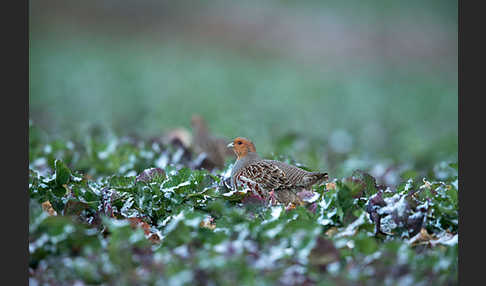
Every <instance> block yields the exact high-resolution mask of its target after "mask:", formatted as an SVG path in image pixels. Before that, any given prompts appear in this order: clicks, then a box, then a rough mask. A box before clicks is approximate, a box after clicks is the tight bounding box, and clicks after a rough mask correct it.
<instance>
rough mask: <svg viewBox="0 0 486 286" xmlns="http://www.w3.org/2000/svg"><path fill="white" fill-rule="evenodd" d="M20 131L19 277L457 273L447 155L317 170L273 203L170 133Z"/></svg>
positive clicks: (426, 278) (350, 278) (250, 281)
mask: <svg viewBox="0 0 486 286" xmlns="http://www.w3.org/2000/svg"><path fill="white" fill-rule="evenodd" d="M29 140H30V142H29V147H30V149H29V162H30V165H29V193H30V202H29V204H30V209H29V210H30V211H29V215H30V222H29V253H30V258H29V276H30V278H29V279H30V284H31V285H42V284H43V283H49V284H50V285H66V284H74V283H82V284H107V285H456V284H457V275H458V274H457V271H458V224H459V221H458V175H457V164H456V163H454V162H438V164H436V166H435V167H433V168H430V170H427V171H426V172H422V171H421V170H417V171H416V172H415V175H410V170H402V171H401V173H400V174H399V178H400V180H399V182H398V183H397V184H394V185H386V184H384V183H383V181H382V180H377V178H375V177H376V176H372V175H370V174H369V170H354V171H353V172H350V173H349V174H347V176H343V177H335V176H333V174H330V175H331V179H330V181H329V182H328V183H327V184H323V185H320V186H316V187H315V188H314V189H313V190H312V191H313V192H312V193H311V192H304V193H301V194H300V195H301V196H302V197H304V198H305V199H306V201H307V204H305V205H302V206H298V207H296V208H286V207H285V206H266V205H264V204H263V203H262V202H261V201H258V200H257V199H255V198H253V197H251V196H250V195H249V194H245V193H244V192H233V191H231V190H230V189H229V188H228V187H227V184H226V182H227V179H228V174H229V171H230V169H231V161H228V162H227V164H226V167H225V168H224V169H223V170H212V171H208V170H206V169H204V168H202V167H203V166H204V162H203V161H201V160H199V159H198V157H196V156H195V154H193V153H192V151H191V149H190V148H187V147H186V146H184V144H182V143H181V142H180V141H177V140H175V141H171V142H168V143H164V142H162V141H161V140H158V139H147V138H136V137H121V136H118V135H115V134H111V135H106V134H105V133H103V132H100V131H93V132H90V133H86V134H83V139H79V140H65V139H55V138H51V137H46V136H43V133H42V130H39V129H38V128H37V127H36V126H34V125H33V124H31V126H30V136H29ZM277 155H280V156H283V155H285V154H284V153H282V154H277ZM280 158H282V159H285V160H288V161H291V160H292V158H287V157H280ZM405 173H406V174H405ZM420 174H426V176H421V175H420Z"/></svg>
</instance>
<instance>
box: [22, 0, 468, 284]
mask: <svg viewBox="0 0 486 286" xmlns="http://www.w3.org/2000/svg"><path fill="white" fill-rule="evenodd" d="M162 2H163V1H161V2H160V3H159V2H158V1H139V2H137V3H138V4H137V5H132V2H131V1H117V5H114V1H107V0H103V1H101V0H97V1H88V0H87V1H83V2H82V4H81V2H79V3H78V2H76V1H58V0H49V1H31V5H30V9H31V13H30V21H29V23H30V26H31V29H30V31H31V35H30V58H29V59H30V66H29V68H30V69H29V70H30V77H29V78H30V85H29V88H30V96H29V118H30V122H29V190H28V192H29V195H30V199H29V206H30V207H29V218H30V220H29V254H30V256H29V282H30V285H457V284H458V238H459V230H458V228H459V227H458V226H459V216H458V211H459V210H458V197H459V194H458V193H459V179H458V164H457V160H458V155H457V154H458V153H457V149H458V143H457V138H458V122H457V121H458V120H457V116H458V111H457V108H458V105H457V99H458V97H457V88H458V82H457V8H456V7H455V5H456V4H457V3H455V2H454V1H428V2H427V3H426V4H424V3H422V2H423V1H407V2H403V3H398V2H397V3H395V4H392V3H388V2H387V1H370V2H368V3H367V4H363V3H361V1H352V2H354V4H344V2H343V4H337V3H335V4H331V3H325V2H324V1H301V2H299V4H297V3H290V2H288V1H265V3H260V4H259V5H260V6H258V7H259V8H255V6H254V5H253V4H254V2H252V1H207V2H208V3H206V2H205V3H204V5H203V4H201V3H199V4H187V3H185V2H184V1H178V4H173V5H168V4H165V2H163V3H162ZM209 2H210V3H211V4H209ZM258 2H260V1H258ZM385 2H386V3H385ZM350 3H351V2H350ZM195 114H199V115H201V116H202V117H203V118H204V119H205V120H206V122H207V124H208V127H209V132H210V133H211V134H213V135H217V136H221V137H224V138H225V139H226V140H228V142H229V140H231V139H232V138H235V137H237V136H243V137H247V138H250V139H251V140H252V141H253V142H254V143H255V145H256V149H257V152H258V153H259V154H260V155H261V156H262V157H264V158H270V159H278V160H282V161H285V162H288V163H291V164H296V165H299V166H301V167H302V168H305V169H307V170H313V171H325V172H328V173H329V176H330V179H329V180H328V181H327V182H326V183H323V184H321V185H316V186H314V187H313V189H312V190H308V191H304V192H301V193H299V196H300V197H301V199H302V200H303V201H305V203H304V204H302V205H298V206H296V207H288V206H285V205H267V204H265V202H263V201H261V200H259V199H258V198H256V197H254V196H252V195H251V194H250V193H247V192H245V190H239V191H234V190H231V189H230V188H229V187H228V178H229V175H230V172H231V168H232V166H233V164H234V162H235V158H234V157H228V158H226V161H225V164H224V167H221V168H217V167H216V166H213V165H211V164H210V163H208V161H207V160H203V159H202V158H203V157H201V155H200V154H198V152H197V150H196V148H195V140H194V137H195V130H194V129H193V127H192V126H191V117H192V116H193V115H195Z"/></svg>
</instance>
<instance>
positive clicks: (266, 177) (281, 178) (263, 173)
mask: <svg viewBox="0 0 486 286" xmlns="http://www.w3.org/2000/svg"><path fill="white" fill-rule="evenodd" d="M241 177H243V178H241ZM241 177H240V179H243V180H245V179H247V180H251V181H252V182H254V183H256V184H258V185H259V186H261V187H262V188H263V189H265V190H268V191H270V190H277V189H285V188H288V187H290V186H291V184H290V183H289V180H288V177H287V175H286V174H285V172H284V171H283V170H282V169H281V168H279V166H277V165H276V164H272V163H271V162H268V161H264V160H262V161H257V162H254V163H251V164H249V165H248V166H246V167H245V168H243V169H242V170H241Z"/></svg>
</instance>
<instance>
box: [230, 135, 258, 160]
mask: <svg viewBox="0 0 486 286" xmlns="http://www.w3.org/2000/svg"><path fill="white" fill-rule="evenodd" d="M233 151H234V152H235V154H236V156H238V159H239V158H242V157H245V156H246V154H248V152H256V149H255V145H253V143H252V142H251V141H250V140H248V139H246V138H243V137H237V138H235V140H233Z"/></svg>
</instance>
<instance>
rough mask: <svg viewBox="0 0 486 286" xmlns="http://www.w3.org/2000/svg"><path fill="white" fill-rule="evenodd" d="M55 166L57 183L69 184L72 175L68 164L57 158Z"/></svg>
mask: <svg viewBox="0 0 486 286" xmlns="http://www.w3.org/2000/svg"><path fill="white" fill-rule="evenodd" d="M54 168H55V170H56V173H55V178H56V185H57V186H58V187H62V185H64V184H67V183H68V182H69V178H70V176H71V170H69V168H68V167H66V165H64V163H63V162H62V161H61V160H57V159H56V161H55V162H54Z"/></svg>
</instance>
